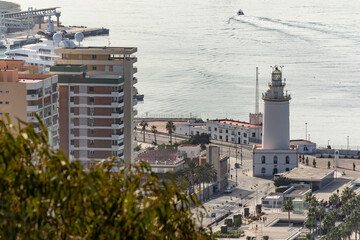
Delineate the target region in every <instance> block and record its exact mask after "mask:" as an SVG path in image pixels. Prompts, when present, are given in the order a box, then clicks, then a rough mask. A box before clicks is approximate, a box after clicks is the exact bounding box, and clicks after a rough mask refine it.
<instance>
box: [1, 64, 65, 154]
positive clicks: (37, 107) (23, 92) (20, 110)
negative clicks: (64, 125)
mask: <svg viewBox="0 0 360 240" xmlns="http://www.w3.org/2000/svg"><path fill="white" fill-rule="evenodd" d="M24 63H25V61H16V60H1V61H0V66H5V67H4V68H0V117H1V118H3V119H4V117H5V114H8V115H9V117H10V120H11V122H12V123H14V124H16V123H17V121H18V120H17V118H19V119H21V120H23V121H25V122H28V123H31V124H32V125H33V126H34V129H35V131H41V128H40V125H39V123H38V120H37V119H36V117H35V114H37V115H38V116H39V117H40V119H41V120H42V122H43V123H44V125H45V126H46V127H47V129H48V135H49V144H50V146H51V147H52V148H53V149H57V148H58V147H59V139H58V88H57V83H58V76H56V75H49V74H34V73H27V72H29V70H30V72H33V70H35V69H34V68H32V67H30V68H26V67H24ZM19 71H21V72H19Z"/></svg>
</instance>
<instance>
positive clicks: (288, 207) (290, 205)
mask: <svg viewBox="0 0 360 240" xmlns="http://www.w3.org/2000/svg"><path fill="white" fill-rule="evenodd" d="M282 207H283V210H284V211H286V212H288V219H289V226H290V212H291V211H292V210H294V205H293V202H292V201H291V199H288V200H286V202H285V203H284V205H283V206H282Z"/></svg>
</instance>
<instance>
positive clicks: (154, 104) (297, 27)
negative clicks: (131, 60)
mask: <svg viewBox="0 0 360 240" xmlns="http://www.w3.org/2000/svg"><path fill="white" fill-rule="evenodd" d="M16 2H17V3H19V4H21V7H22V9H23V10H26V9H27V7H30V6H31V7H33V8H37V9H39V8H47V7H55V6H59V7H61V9H59V10H60V11H61V18H60V20H61V22H62V23H63V24H64V25H86V26H89V27H106V28H109V29H110V35H109V36H100V37H92V38H86V39H85V40H84V45H100V46H108V45H110V46H130V47H137V48H138V52H137V53H136V55H137V57H138V62H137V63H136V66H137V67H138V73H136V77H137V78H138V83H137V84H136V87H137V88H138V91H139V93H140V94H144V95H145V100H144V102H143V103H141V102H139V103H138V104H137V106H136V108H137V109H138V113H139V114H138V116H146V115H147V116H198V117H201V118H203V119H207V118H209V119H213V118H225V117H227V118H232V119H239V120H245V121H247V120H248V114H249V112H254V109H255V68H256V67H259V73H260V74H259V89H260V93H262V92H264V91H266V89H267V88H268V86H267V84H268V82H269V81H270V74H271V68H270V66H274V65H275V64H277V65H283V66H284V68H283V76H284V77H285V78H286V90H288V92H289V93H291V95H292V100H291V102H290V112H291V116H290V121H291V138H292V139H300V138H302V139H304V138H305V133H306V129H305V127H306V124H305V123H307V136H306V137H307V138H309V135H310V139H311V140H312V141H315V142H316V143H317V144H319V145H326V144H327V142H328V141H330V145H332V146H333V147H336V148H340V147H342V148H344V147H346V144H347V137H348V136H349V140H350V145H351V147H352V148H355V149H356V148H358V146H359V145H360V123H359V120H360V104H359V103H360V33H359V29H360V16H359V15H358V10H359V9H360V1H358V0H349V1H346V2H344V1H338V0H336V1H335V0H329V1H317V0H308V1H288V0H278V1H270V0H220V1H219V0H207V1H204V0H179V1H174V0H152V1H149V0H101V1H99V0H97V1H95V0H87V1H73V0H62V1H56V2H54V3H52V2H51V1H50V2H49V1H45V0H31V1H30V0H19V1H16ZM239 9H242V10H243V12H244V13H245V15H244V16H236V12H237V11H238V10H239ZM54 20H55V18H54ZM260 96H261V94H260ZM262 107H263V103H262V100H261V99H260V110H261V111H262Z"/></svg>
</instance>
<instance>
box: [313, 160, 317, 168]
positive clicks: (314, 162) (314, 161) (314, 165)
mask: <svg viewBox="0 0 360 240" xmlns="http://www.w3.org/2000/svg"><path fill="white" fill-rule="evenodd" d="M313 167H314V168H316V160H315V158H314V159H313Z"/></svg>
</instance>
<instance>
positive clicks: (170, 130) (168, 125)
mask: <svg viewBox="0 0 360 240" xmlns="http://www.w3.org/2000/svg"><path fill="white" fill-rule="evenodd" d="M166 130H167V131H168V133H169V135H170V144H172V134H173V132H174V130H175V125H174V123H173V121H168V122H167V123H166Z"/></svg>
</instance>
